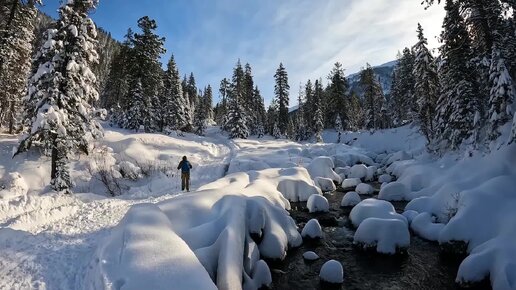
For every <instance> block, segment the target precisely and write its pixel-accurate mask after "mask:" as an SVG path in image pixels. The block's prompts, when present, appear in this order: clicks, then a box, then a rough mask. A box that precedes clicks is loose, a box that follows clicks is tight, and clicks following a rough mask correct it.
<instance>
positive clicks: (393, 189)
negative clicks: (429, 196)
mask: <svg viewBox="0 0 516 290" xmlns="http://www.w3.org/2000/svg"><path fill="white" fill-rule="evenodd" d="M409 195H410V190H409V189H408V188H407V187H406V186H405V184H403V183H401V182H397V181H394V182H390V183H388V184H386V185H385V186H383V187H382V188H381V189H380V193H379V194H378V198H379V199H383V200H389V201H400V200H408V199H409Z"/></svg>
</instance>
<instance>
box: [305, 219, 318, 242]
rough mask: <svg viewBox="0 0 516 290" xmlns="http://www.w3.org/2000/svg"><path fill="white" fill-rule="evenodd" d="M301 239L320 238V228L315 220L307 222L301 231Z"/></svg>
mask: <svg viewBox="0 0 516 290" xmlns="http://www.w3.org/2000/svg"><path fill="white" fill-rule="evenodd" d="M301 236H302V237H303V238H309V239H320V238H322V228H321V225H320V224H319V221H318V220H317V219H311V220H309V221H308V222H307V223H306V225H305V227H304V228H303V230H302V231H301Z"/></svg>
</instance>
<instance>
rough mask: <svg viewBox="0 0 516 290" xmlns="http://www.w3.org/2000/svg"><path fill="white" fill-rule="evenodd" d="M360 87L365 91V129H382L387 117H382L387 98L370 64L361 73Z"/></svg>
mask: <svg viewBox="0 0 516 290" xmlns="http://www.w3.org/2000/svg"><path fill="white" fill-rule="evenodd" d="M360 85H361V86H362V90H363V91H364V110H365V128H367V129H380V128H382V127H383V126H382V124H384V123H385V120H384V119H383V118H384V117H385V116H382V107H383V106H384V104H385V96H384V95H383V91H382V87H381V85H380V83H379V82H378V80H377V79H376V75H375V73H374V70H373V68H372V67H371V66H370V65H369V64H367V67H366V68H365V69H364V70H363V71H362V72H361V73H360Z"/></svg>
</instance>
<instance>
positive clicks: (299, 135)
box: [295, 84, 308, 141]
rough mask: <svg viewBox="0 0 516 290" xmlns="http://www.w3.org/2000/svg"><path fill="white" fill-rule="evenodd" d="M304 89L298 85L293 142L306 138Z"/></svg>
mask: <svg viewBox="0 0 516 290" xmlns="http://www.w3.org/2000/svg"><path fill="white" fill-rule="evenodd" d="M304 98H305V97H304V87H303V86H302V85H301V84H300V85H299V94H298V98H297V112H296V115H295V140H297V141H304V140H306V139H307V137H308V133H307V129H306V122H305V110H306V109H305V105H306V102H305V100H304Z"/></svg>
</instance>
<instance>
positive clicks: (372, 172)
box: [365, 166, 378, 181]
mask: <svg viewBox="0 0 516 290" xmlns="http://www.w3.org/2000/svg"><path fill="white" fill-rule="evenodd" d="M377 172H378V168H377V167H376V166H368V167H367V175H366V177H365V181H373V180H374V178H375V176H376V173H377Z"/></svg>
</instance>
